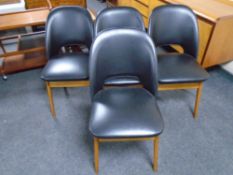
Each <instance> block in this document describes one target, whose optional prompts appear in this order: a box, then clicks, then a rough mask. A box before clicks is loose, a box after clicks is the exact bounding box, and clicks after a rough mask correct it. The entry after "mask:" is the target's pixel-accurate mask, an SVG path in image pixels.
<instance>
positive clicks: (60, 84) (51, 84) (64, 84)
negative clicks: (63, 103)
mask: <svg viewBox="0 0 233 175" xmlns="http://www.w3.org/2000/svg"><path fill="white" fill-rule="evenodd" d="M89 85H90V83H89V80H80V81H46V89H47V93H48V97H49V106H50V112H51V114H52V117H53V118H56V112H55V108H54V101H53V92H52V88H68V87H87V86H89Z"/></svg>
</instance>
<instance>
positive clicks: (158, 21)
mask: <svg viewBox="0 0 233 175" xmlns="http://www.w3.org/2000/svg"><path fill="white" fill-rule="evenodd" d="M148 33H149V35H150V36H151V38H152V40H153V42H154V44H155V46H156V47H160V46H177V45H178V46H180V47H182V49H183V53H177V52H176V53H163V54H159V55H158V74H159V80H158V81H159V88H158V89H159V90H175V89H196V90H197V93H196V102H195V107H194V112H193V115H194V118H197V116H198V106H199V103H200V98H201V93H202V88H203V82H204V81H205V80H207V78H208V76H209V75H208V73H207V72H206V70H205V69H204V68H202V67H201V65H200V64H199V63H198V62H197V55H198V45H199V44H198V42H199V38H198V36H199V33H198V23H197V18H196V16H195V14H194V13H193V11H192V10H191V9H190V8H188V7H186V6H183V5H166V6H160V7H157V8H155V9H154V10H153V11H152V14H151V16H150V21H149V29H148Z"/></svg>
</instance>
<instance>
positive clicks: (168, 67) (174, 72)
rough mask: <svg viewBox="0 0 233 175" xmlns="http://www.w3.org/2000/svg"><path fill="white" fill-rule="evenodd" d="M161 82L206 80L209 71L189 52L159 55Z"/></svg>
mask: <svg viewBox="0 0 233 175" xmlns="http://www.w3.org/2000/svg"><path fill="white" fill-rule="evenodd" d="M158 67H159V69H158V71H159V83H161V84H167V83H188V82H200V81H205V80H207V78H208V76H209V75H208V73H207V72H206V71H205V70H204V69H203V68H202V67H201V66H200V65H199V64H198V63H197V61H196V59H195V58H194V57H192V56H190V55H188V54H175V53H173V54H166V55H158Z"/></svg>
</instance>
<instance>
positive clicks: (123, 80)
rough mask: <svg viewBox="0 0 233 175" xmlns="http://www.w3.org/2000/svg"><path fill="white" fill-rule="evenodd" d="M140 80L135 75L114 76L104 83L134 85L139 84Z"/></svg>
mask: <svg viewBox="0 0 233 175" xmlns="http://www.w3.org/2000/svg"><path fill="white" fill-rule="evenodd" d="M139 83H140V80H139V79H138V77H135V76H114V77H110V78H108V79H106V80H105V82H104V84H105V85H108V86H111V85H112V86H116V85H136V84H139Z"/></svg>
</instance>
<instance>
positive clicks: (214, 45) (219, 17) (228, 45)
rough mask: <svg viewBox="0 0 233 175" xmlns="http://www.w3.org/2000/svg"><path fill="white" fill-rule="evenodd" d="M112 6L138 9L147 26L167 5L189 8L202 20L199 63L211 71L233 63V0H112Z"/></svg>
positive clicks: (109, 1) (200, 21) (110, 0)
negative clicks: (153, 11) (158, 11)
mask: <svg viewBox="0 0 233 175" xmlns="http://www.w3.org/2000/svg"><path fill="white" fill-rule="evenodd" d="M108 4H110V5H116V6H117V5H118V6H121V5H124V6H131V7H134V8H136V9H138V10H139V12H140V13H141V14H142V16H143V20H144V23H145V25H146V26H148V23H149V16H150V14H151V12H152V10H153V9H154V8H155V7H158V6H160V5H166V4H182V5H187V6H189V7H190V8H191V9H193V11H194V12H195V14H196V15H197V17H198V24H199V32H200V36H199V37H200V41H199V46H200V47H199V56H198V61H199V63H200V64H201V65H202V66H203V67H205V68H207V67H211V66H214V65H218V64H222V63H226V62H228V61H231V60H233V1H231V0H205V1H203V0H108ZM178 50H179V49H178Z"/></svg>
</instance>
